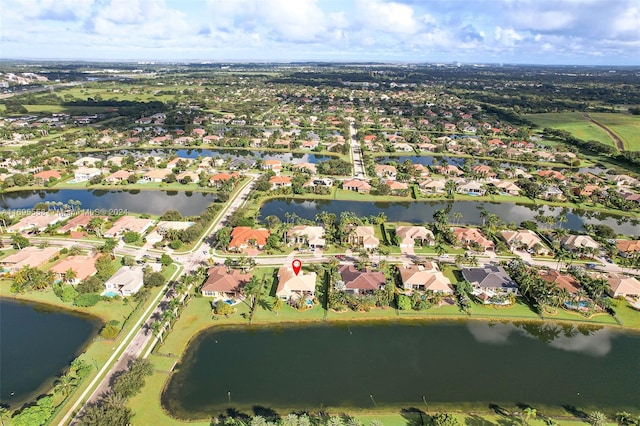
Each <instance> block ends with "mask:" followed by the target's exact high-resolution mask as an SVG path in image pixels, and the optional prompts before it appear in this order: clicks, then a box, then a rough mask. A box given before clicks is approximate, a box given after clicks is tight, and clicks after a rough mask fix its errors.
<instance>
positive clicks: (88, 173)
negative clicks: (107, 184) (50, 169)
mask: <svg viewBox="0 0 640 426" xmlns="http://www.w3.org/2000/svg"><path fill="white" fill-rule="evenodd" d="M101 173H102V172H101V171H100V169H96V168H93V167H78V168H77V169H76V170H75V171H74V172H73V180H74V181H76V182H88V181H90V180H91V179H93V178H94V177H96V176H100V174H101Z"/></svg>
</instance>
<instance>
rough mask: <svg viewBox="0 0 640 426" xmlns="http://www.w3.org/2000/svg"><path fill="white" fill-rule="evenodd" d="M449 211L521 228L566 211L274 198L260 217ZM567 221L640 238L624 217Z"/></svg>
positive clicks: (583, 216) (582, 214) (418, 219)
mask: <svg viewBox="0 0 640 426" xmlns="http://www.w3.org/2000/svg"><path fill="white" fill-rule="evenodd" d="M447 208H449V209H450V211H449V213H448V214H449V217H450V218H451V221H455V219H454V218H453V213H460V214H462V218H461V219H459V220H458V222H457V223H464V224H469V225H480V224H482V218H481V217H480V212H481V211H482V209H486V210H487V211H489V212H490V213H493V214H496V215H498V217H500V218H501V219H502V220H503V221H504V222H506V223H507V224H508V223H511V222H515V223H516V224H517V225H519V224H520V223H521V222H523V221H525V220H535V219H534V217H535V216H536V215H537V214H538V213H539V212H542V213H543V214H544V215H547V216H548V215H553V216H556V217H557V216H559V215H560V214H561V213H562V211H563V209H562V208H561V207H553V206H546V205H539V206H534V205H529V204H516V203H490V202H486V201H453V202H451V201H414V202H398V203H387V202H376V203H372V202H362V201H347V200H315V201H309V200H299V199H274V200H269V201H267V202H266V203H265V204H264V205H263V206H262V207H261V208H260V216H261V217H262V218H265V217H267V216H269V215H275V216H278V217H279V218H280V219H281V220H283V221H284V220H285V213H286V212H289V213H295V214H296V215H298V216H300V217H301V218H303V219H309V220H315V216H316V214H317V213H318V212H320V211H326V212H329V213H335V214H336V215H337V216H338V218H339V217H340V212H343V211H351V212H354V213H356V214H357V215H358V216H372V215H373V216H375V215H377V214H378V213H381V212H382V213H384V214H386V215H387V219H388V220H389V221H392V222H412V223H429V222H432V221H433V213H435V212H436V211H437V210H439V209H447ZM565 215H566V218H567V222H566V223H562V224H561V225H562V226H563V227H564V228H567V229H572V230H576V231H581V230H583V225H584V224H586V223H593V224H598V223H602V224H605V225H609V226H611V227H612V228H613V229H614V230H615V231H616V232H618V233H621V234H625V235H640V226H638V224H637V223H636V224H635V225H634V223H632V221H631V220H629V219H627V218H623V217H614V216H611V215H607V214H604V213H592V212H586V211H574V210H570V209H568V210H566V212H565Z"/></svg>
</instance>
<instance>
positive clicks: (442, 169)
mask: <svg viewBox="0 0 640 426" xmlns="http://www.w3.org/2000/svg"><path fill="white" fill-rule="evenodd" d="M436 171H437V172H438V173H439V174H441V175H444V176H462V175H464V172H463V171H462V170H460V169H459V168H458V166H454V165H453V164H447V165H442V166H437V167H436Z"/></svg>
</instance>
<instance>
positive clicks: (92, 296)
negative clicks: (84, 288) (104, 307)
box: [73, 293, 102, 308]
mask: <svg viewBox="0 0 640 426" xmlns="http://www.w3.org/2000/svg"><path fill="white" fill-rule="evenodd" d="M101 300H102V296H100V295H99V294H96V293H85V294H81V295H80V296H78V297H76V300H74V301H73V304H74V305H76V306H80V307H82V308H87V307H89V306H94V305H95V304H96V303H98V302H99V301H101Z"/></svg>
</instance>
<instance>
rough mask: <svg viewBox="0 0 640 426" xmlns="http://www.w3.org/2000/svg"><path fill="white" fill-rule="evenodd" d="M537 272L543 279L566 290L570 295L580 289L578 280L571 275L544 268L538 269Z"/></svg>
mask: <svg viewBox="0 0 640 426" xmlns="http://www.w3.org/2000/svg"><path fill="white" fill-rule="evenodd" d="M538 274H539V275H540V278H542V280H543V281H546V282H548V283H550V284H555V285H556V286H557V287H558V288H559V289H562V290H566V291H567V292H568V293H569V294H570V295H572V296H573V295H576V294H578V291H580V288H581V286H580V283H578V280H576V279H575V278H574V277H573V276H572V275H569V274H561V273H560V272H558V271H553V270H544V269H543V270H540V271H539V272H538Z"/></svg>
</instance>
